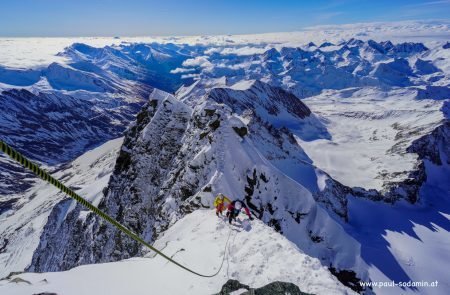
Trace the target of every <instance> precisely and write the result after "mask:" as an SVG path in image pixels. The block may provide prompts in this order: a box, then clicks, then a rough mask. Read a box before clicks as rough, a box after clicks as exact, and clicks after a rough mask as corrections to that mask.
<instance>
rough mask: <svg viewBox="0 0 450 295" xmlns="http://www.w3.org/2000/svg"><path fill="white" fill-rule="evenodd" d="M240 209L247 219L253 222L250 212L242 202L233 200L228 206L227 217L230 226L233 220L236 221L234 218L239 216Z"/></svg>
mask: <svg viewBox="0 0 450 295" xmlns="http://www.w3.org/2000/svg"><path fill="white" fill-rule="evenodd" d="M242 208H244V211H245V213H246V214H247V216H248V218H249V219H250V220H253V217H252V216H251V215H250V210H248V207H247V206H246V205H245V204H244V202H242V201H240V200H234V201H233V202H231V203H230V204H229V205H228V211H227V217H228V221H229V222H230V224H231V222H232V221H233V220H234V221H236V218H237V217H238V216H239V213H240V212H241V210H242Z"/></svg>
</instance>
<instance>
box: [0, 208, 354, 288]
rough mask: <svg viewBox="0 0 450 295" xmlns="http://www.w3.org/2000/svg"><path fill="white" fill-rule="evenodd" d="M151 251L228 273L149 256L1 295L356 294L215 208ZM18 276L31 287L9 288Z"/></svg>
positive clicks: (188, 219) (190, 218)
mask: <svg viewBox="0 0 450 295" xmlns="http://www.w3.org/2000/svg"><path fill="white" fill-rule="evenodd" d="M245 219H246V217H243V216H241V217H240V220H245ZM227 243H228V244H227ZM227 245H228V246H227ZM154 246H155V247H157V248H160V249H163V251H164V253H165V254H167V255H169V256H170V257H172V258H174V259H176V260H177V261H179V262H181V263H183V264H185V265H187V266H189V267H191V268H193V269H195V270H196V271H199V272H201V273H205V274H209V273H214V272H215V271H217V270H218V269H219V267H220V265H221V263H222V260H223V261H224V262H223V267H222V268H221V269H220V272H219V274H218V275H217V276H216V277H213V278H201V277H197V276H194V275H193V274H191V273H188V272H186V271H184V270H182V269H180V268H178V267H176V266H174V265H173V264H171V263H168V262H167V261H166V260H164V259H162V258H161V257H159V256H155V255H154V254H153V253H149V254H148V255H147V256H146V257H142V258H132V259H127V260H122V261H118V262H114V263H104V264H96V265H89V266H81V267H77V268H74V269H71V270H69V271H66V272H55V273H42V274H35V273H24V274H19V275H15V276H13V277H11V278H10V279H9V280H2V281H0V293H1V294H9V295H13V294H17V295H18V294H31V293H33V294H34V293H41V292H53V293H57V294H67V295H69V294H149V293H151V294H161V295H163V294H170V295H172V294H195V295H199V294H213V293H217V292H219V291H220V289H221V287H222V285H223V284H224V283H225V282H226V281H227V280H228V279H236V280H239V281H240V282H241V283H243V284H247V285H250V286H251V287H261V286H263V285H266V284H267V283H270V282H273V281H276V280H279V281H284V282H292V283H294V284H296V285H297V286H299V287H300V289H301V290H302V291H303V292H307V293H312V294H354V293H353V291H351V290H350V289H348V288H346V287H344V286H343V285H341V284H340V283H339V282H338V281H337V279H336V278H335V277H333V276H332V275H331V274H330V273H329V272H328V270H327V269H326V268H325V267H324V266H322V265H321V263H320V261H319V260H318V259H316V258H312V257H310V256H308V255H306V254H305V253H304V252H302V251H301V250H299V248H298V247H297V246H295V245H294V244H293V243H292V242H290V241H289V240H287V239H286V238H285V237H284V236H282V235H280V234H279V233H277V232H275V231H274V230H273V229H271V228H270V227H268V226H267V225H265V224H264V223H263V222H261V221H259V220H255V221H253V222H251V224H250V226H249V227H245V228H243V227H242V225H240V224H238V223H237V224H236V225H233V226H229V225H228V224H227V223H226V222H225V221H224V220H223V219H221V218H217V217H216V216H215V214H214V211H213V210H197V211H194V212H193V213H191V214H188V215H186V216H185V217H184V218H183V219H181V220H179V221H177V222H176V223H175V224H174V225H173V226H172V227H170V228H169V229H168V230H167V231H166V232H164V234H163V235H162V236H161V237H160V238H159V239H158V240H157V241H155V243H154ZM226 246H227V247H226ZM19 277H20V278H21V279H22V280H25V281H28V282H29V283H26V282H17V283H14V282H11V280H14V279H15V278H19Z"/></svg>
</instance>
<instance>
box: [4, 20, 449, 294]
mask: <svg viewBox="0 0 450 295" xmlns="http://www.w3.org/2000/svg"><path fill="white" fill-rule="evenodd" d="M391 26H392V27H389V25H384V24H379V25H377V24H373V25H361V26H360V27H357V26H353V27H345V26H343V27H342V28H341V29H340V30H337V31H332V30H330V29H323V28H315V29H311V30H310V31H309V30H307V31H305V32H302V33H300V32H299V33H286V34H279V35H271V34H263V35H254V36H211V37H196V38H194V37H185V38H181V37H180V38H169V37H167V38H148V39H145V38H141V39H139V38H123V39H107V38H97V39H92V38H91V39H77V40H71V39H49V40H47V41H46V40H43V39H33V40H30V44H34V45H30V46H37V47H39V48H41V49H42V48H46V49H45V50H44V49H42V50H40V51H39V50H38V52H40V53H41V54H43V56H36V55H32V54H31V53H30V54H29V56H28V55H27V56H28V57H27V58H29V60H27V59H26V58H25V57H24V59H22V60H21V59H17V60H12V59H10V58H6V57H5V56H3V57H0V107H1V108H0V109H1V111H0V122H1V123H2V129H1V130H0V139H1V140H4V141H5V142H8V143H9V144H11V145H12V146H14V147H15V148H17V149H18V150H19V151H21V152H23V153H24V154H25V155H27V156H28V157H30V158H31V159H32V160H34V161H37V162H39V163H41V164H43V165H44V166H45V167H46V168H48V170H50V171H52V173H53V175H54V176H55V177H56V178H58V179H60V180H61V181H63V182H64V183H66V184H67V185H68V186H70V187H71V188H73V189H74V190H76V191H77V192H78V193H79V194H80V195H82V196H84V197H86V198H87V199H88V200H89V201H91V202H93V203H94V204H95V205H96V206H99V208H100V209H102V210H104V211H105V212H107V213H108V214H110V215H112V216H113V217H114V218H115V219H117V220H118V221H119V222H121V223H123V224H125V225H126V226H127V227H129V228H131V229H132V230H133V231H135V232H136V233H138V234H139V235H140V236H142V237H144V239H145V240H146V241H148V242H151V243H154V245H155V246H156V247H157V248H159V249H163V252H164V253H166V254H168V255H169V256H173V257H174V258H177V259H178V260H179V261H180V262H182V263H183V264H186V265H188V266H190V267H192V268H194V269H197V270H200V271H201V272H214V271H215V270H216V269H214V268H215V267H217V266H218V265H220V264H221V258H222V257H225V260H224V264H223V267H222V269H221V271H220V272H219V275H218V276H217V277H215V278H213V279H201V278H196V277H194V276H192V275H191V274H189V273H184V272H183V271H182V270H181V269H177V268H176V267H175V266H173V265H171V264H168V263H167V262H166V261H164V260H163V259H162V258H160V257H159V256H154V255H153V254H152V253H148V251H147V250H146V249H145V248H142V247H141V246H140V245H138V244H137V243H136V242H134V241H132V240H130V239H129V238H127V237H125V236H123V235H122V234H120V233H119V232H118V231H117V230H116V229H114V228H113V227H111V226H110V225H108V224H106V223H105V222H103V221H102V220H101V219H99V218H98V217H97V216H96V215H94V214H93V213H90V212H88V211H86V210H85V209H84V208H83V207H82V206H81V205H77V204H76V203H75V202H74V201H72V200H71V199H68V197H67V196H64V195H63V194H62V193H58V192H57V191H56V189H54V188H52V187H50V186H49V185H48V184H46V183H44V182H42V181H41V180H37V179H36V178H35V177H34V176H33V175H32V174H31V173H30V172H27V171H25V170H23V169H22V168H20V167H19V166H18V165H17V164H15V163H13V162H12V161H10V160H9V159H6V158H5V157H4V156H3V155H0V178H1V181H0V278H4V279H3V280H0V293H1V294H34V293H41V292H54V293H56V294H71V293H74V294H75V293H76V294H80V293H82V294H94V293H98V292H97V291H99V290H104V292H105V293H108V294H116V293H117V294H123V293H124V292H128V293H130V294H142V293H143V292H147V291H148V290H149V289H151V290H152V291H153V292H154V293H155V294H180V293H181V294H213V293H219V291H220V289H221V288H222V286H224V284H225V283H226V282H227V280H228V279H235V280H238V281H239V282H240V283H241V284H246V285H249V286H250V287H251V288H260V287H264V286H265V285H267V284H269V283H271V282H274V281H282V282H286V283H289V282H290V283H294V284H295V285H296V286H298V287H299V288H300V290H301V291H303V292H306V293H312V294H353V292H355V291H356V292H365V293H367V294H371V293H372V292H373V293H376V294H399V293H401V294H410V293H411V294H417V292H419V293H420V294H447V293H448V292H447V291H448V290H450V281H449V279H448V277H447V276H446V275H445V274H446V269H447V268H448V266H449V265H450V257H448V249H449V248H450V200H449V199H448V197H449V195H450V186H449V184H450V167H449V164H450V148H449V145H448V140H449V135H450V130H449V123H448V117H449V114H450V111H449V106H450V101H449V99H450V88H449V85H450V84H449V83H450V72H449V70H450V46H449V45H448V43H447V40H448V38H447V37H446V36H450V29H449V28H448V25H435V24H425V23H408V22H405V23H399V24H392V25H391ZM368 28H370V29H368ZM389 28H396V29H397V32H398V35H396V36H394V35H393V33H392V31H389ZM362 31H370V32H372V33H371V34H372V35H371V34H368V35H361V34H359V32H362ZM411 32H415V35H411V34H412V33H411ZM439 36H440V37H439ZM374 40H376V41H374ZM388 40H391V41H392V42H391V41H388ZM75 41H77V42H75ZM231 41H233V42H231ZM313 42H314V43H313ZM11 44H16V46H18V48H20V49H21V50H25V49H24V47H25V46H27V43H26V42H25V43H24V41H23V40H21V39H15V40H14V39H13V40H3V39H0V52H2V50H4V52H9V53H11V52H12V51H11V46H12V45H11ZM27 50H30V49H26V50H25V52H27ZM18 52H20V50H19V51H18ZM38 52H36V53H35V54H38ZM219 192H222V193H224V194H226V195H227V196H229V197H231V198H232V199H241V200H244V202H245V203H246V204H247V206H249V208H250V210H251V212H252V215H253V216H254V217H255V218H256V220H255V221H253V222H251V228H250V229H248V228H247V230H245V229H243V228H239V227H235V228H234V230H232V231H231V236H230V239H231V242H230V243H229V246H228V248H226V249H225V245H226V241H227V237H228V232H229V226H228V225H227V224H226V223H225V222H224V221H222V220H220V219H218V218H217V217H216V216H215V215H213V211H212V203H213V199H214V197H215V195H216V194H217V193H219ZM243 219H245V218H243ZM86 264H88V265H86ZM11 272H24V273H20V274H15V275H14V274H12V275H9V274H10V273H11ZM8 275H9V276H8ZM150 277H151V279H149V278H150ZM119 278H120V279H119ZM169 278H170V280H176V281H177V282H178V283H177V284H172V283H170V282H169ZM392 280H393V281H396V282H408V281H427V282H431V281H435V280H437V281H439V287H436V288H433V287H424V286H419V287H416V288H412V287H411V288H408V287H406V288H402V287H400V286H394V287H385V288H377V287H373V288H372V290H370V289H369V288H365V289H364V288H362V287H361V285H360V282H388V281H392ZM80 282H83V283H80ZM99 282H100V285H99ZM80 284H81V285H82V286H81V285H80ZM130 286H132V287H130ZM130 288H134V289H130ZM350 288H351V289H353V290H351V289H350ZM363 289H364V290H363ZM238 294H239V293H238Z"/></svg>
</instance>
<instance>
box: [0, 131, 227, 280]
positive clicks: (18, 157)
mask: <svg viewBox="0 0 450 295" xmlns="http://www.w3.org/2000/svg"><path fill="white" fill-rule="evenodd" d="M0 149H1V150H2V152H3V153H5V154H6V155H8V156H9V157H10V158H11V159H13V160H14V161H16V162H17V163H19V164H20V165H22V166H23V167H25V168H27V169H29V170H31V171H32V172H33V173H34V174H35V175H37V176H38V177H40V178H42V179H43V180H45V181H46V182H48V183H50V184H52V185H53V186H55V187H56V188H58V189H59V190H60V191H62V192H63V193H65V194H66V195H68V196H69V197H71V198H72V199H74V200H75V201H77V202H78V203H80V204H81V205H83V206H84V207H86V208H87V209H89V210H90V211H92V212H93V213H94V214H96V215H97V216H98V217H100V218H101V219H103V220H105V221H106V222H109V223H110V224H111V225H113V226H114V227H115V228H117V229H118V230H119V231H121V232H122V233H124V234H125V235H127V236H128V237H130V238H131V239H133V240H135V241H136V242H138V243H140V244H141V245H143V246H145V247H147V248H149V249H150V250H152V251H154V252H155V253H157V254H158V255H160V256H162V257H163V258H164V259H166V260H168V261H170V262H171V263H173V264H175V265H177V266H178V267H181V268H182V269H184V270H186V271H188V272H190V273H193V274H195V275H197V276H200V277H205V278H211V277H214V276H216V275H218V274H219V272H220V270H221V269H222V266H223V263H224V261H225V253H226V252H225V251H226V249H227V246H228V241H229V239H230V235H231V231H230V233H229V235H228V239H227V243H226V244H225V251H224V257H223V259H222V263H221V264H220V267H219V269H218V270H217V271H216V272H215V273H213V274H211V275H205V274H201V273H199V272H196V271H194V270H192V269H190V268H188V267H186V266H184V265H182V264H181V263H179V262H177V261H175V260H173V259H172V258H170V257H169V256H167V255H166V254H164V253H162V252H161V251H160V250H158V249H156V248H155V247H153V246H152V245H150V244H149V243H147V242H146V241H144V240H143V239H142V238H141V237H139V236H138V235H137V234H136V233H134V232H132V231H131V230H129V229H128V228H126V227H125V226H124V225H122V224H121V223H119V222H118V221H117V220H115V219H114V218H112V217H111V216H109V215H108V214H106V213H105V212H103V211H102V210H100V209H99V208H97V207H96V206H94V205H92V204H91V203H89V202H88V201H87V200H86V199H84V198H83V197H81V196H79V195H78V194H77V193H75V192H74V191H73V190H71V189H70V188H68V187H67V186H65V185H64V184H62V183H61V182H60V181H58V180H57V179H55V178H53V177H52V176H51V175H50V174H49V173H48V172H47V171H45V170H44V169H42V168H40V167H39V166H38V165H37V164H35V163H33V162H31V161H30V160H28V159H27V158H26V157H25V156H23V155H22V154H21V153H19V152H18V151H16V150H14V149H13V148H12V147H10V146H9V145H8V144H6V143H5V142H4V141H2V140H0Z"/></svg>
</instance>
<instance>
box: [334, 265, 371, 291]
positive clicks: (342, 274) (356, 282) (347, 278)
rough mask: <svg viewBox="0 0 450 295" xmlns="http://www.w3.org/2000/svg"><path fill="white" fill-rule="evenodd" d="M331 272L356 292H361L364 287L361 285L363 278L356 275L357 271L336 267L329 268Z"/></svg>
mask: <svg viewBox="0 0 450 295" xmlns="http://www.w3.org/2000/svg"><path fill="white" fill-rule="evenodd" d="M329 270H330V272H331V273H332V274H333V275H334V276H335V277H336V278H337V279H338V280H339V281H340V282H341V283H342V284H344V286H347V287H349V288H350V289H352V290H353V291H355V292H358V293H361V292H362V291H364V288H363V287H361V285H360V282H361V279H360V278H358V277H357V276H356V273H355V272H354V271H351V270H345V269H344V270H337V269H336V268H334V267H330V268H329Z"/></svg>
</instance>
